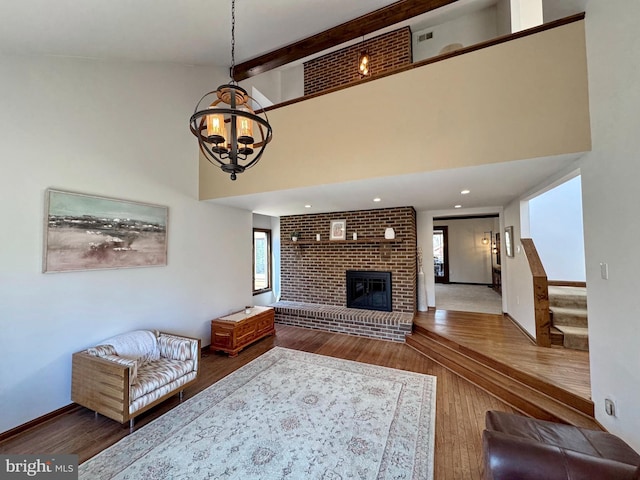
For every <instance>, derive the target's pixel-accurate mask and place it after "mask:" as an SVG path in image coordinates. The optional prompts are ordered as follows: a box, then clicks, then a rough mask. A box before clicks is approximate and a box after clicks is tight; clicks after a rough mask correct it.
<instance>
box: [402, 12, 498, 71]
mask: <svg viewBox="0 0 640 480" xmlns="http://www.w3.org/2000/svg"><path fill="white" fill-rule="evenodd" d="M427 32H433V38H431V39H429V40H425V41H423V42H418V37H419V36H420V35H422V34H423V33H427ZM497 32H498V30H497V24H496V7H495V6H492V7H488V8H485V9H482V10H479V11H477V12H473V13H470V14H468V15H465V16H462V17H459V18H456V19H455V20H451V21H449V22H445V23H442V24H440V25H434V26H432V27H429V28H425V29H423V30H419V31H414V32H412V33H413V34H412V42H413V45H412V48H413V61H414V62H419V61H420V60H424V59H426V58H431V57H433V56H435V55H438V54H439V53H440V50H441V49H442V47H445V46H446V45H449V44H452V43H461V44H462V46H464V47H468V46H469V45H474V44H476V43H480V42H483V41H485V40H489V39H491V38H495V37H496V36H497Z"/></svg>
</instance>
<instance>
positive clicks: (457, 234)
mask: <svg viewBox="0 0 640 480" xmlns="http://www.w3.org/2000/svg"><path fill="white" fill-rule="evenodd" d="M433 225H434V227H436V226H438V227H441V226H445V225H446V226H447V227H448V229H447V231H448V244H449V281H450V282H454V283H484V284H490V283H491V282H492V280H491V244H489V245H483V244H482V238H483V236H485V232H487V233H486V237H487V238H489V236H490V233H489V232H491V231H492V230H493V229H494V219H493V218H465V219H455V220H438V219H434V221H433Z"/></svg>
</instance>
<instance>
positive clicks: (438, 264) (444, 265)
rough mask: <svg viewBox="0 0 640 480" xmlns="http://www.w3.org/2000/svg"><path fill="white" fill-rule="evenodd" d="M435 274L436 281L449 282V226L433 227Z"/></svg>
mask: <svg viewBox="0 0 640 480" xmlns="http://www.w3.org/2000/svg"><path fill="white" fill-rule="evenodd" d="M433 275H434V279H435V282H436V283H449V232H448V227H445V226H442V227H433Z"/></svg>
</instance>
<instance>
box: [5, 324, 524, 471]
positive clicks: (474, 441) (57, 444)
mask: <svg viewBox="0 0 640 480" xmlns="http://www.w3.org/2000/svg"><path fill="white" fill-rule="evenodd" d="M276 331H277V334H276V336H275V337H268V338H265V339H263V340H261V341H259V342H257V343H255V344H254V345H252V346H250V347H248V348H246V349H245V350H243V351H242V352H240V354H239V355H238V356H237V357H236V358H228V357H227V356H226V355H223V354H209V353H205V354H204V355H203V357H202V368H201V372H200V376H199V378H198V381H197V383H196V384H195V386H193V387H190V388H188V389H186V390H185V394H184V399H185V400H186V399H188V398H190V397H192V396H194V395H195V394H196V393H198V392H200V391H201V390H204V389H205V388H207V387H209V386H210V385H211V384H213V383H215V382H216V381H217V380H219V379H221V378H223V377H225V376H226V375H228V374H230V373H232V372H233V371H235V370H237V369H238V368H240V367H241V366H243V365H245V364H247V363H249V362H250V361H251V360H253V359H255V358H257V357H258V356H260V355H261V354H262V353H264V352H266V351H267V350H269V349H271V348H273V347H274V346H276V345H277V346H281V347H286V348H292V349H296V350H302V351H306V352H311V353H317V354H321V355H328V356H332V357H337V358H343V359H347V360H354V361H358V362H364V363H370V364H374V365H382V366H386V367H392V368H399V369H403V370H409V371H413V372H419V373H426V374H429V375H435V376H436V377H437V394H436V443H435V479H436V480H450V479H480V478H481V470H480V469H481V434H482V430H483V428H484V413H485V411H486V410H502V411H508V412H511V411H513V409H511V407H509V406H507V405H506V404H504V403H502V402H501V401H499V400H497V399H495V398H494V397H491V396H490V395H488V394H487V393H485V392H484V391H482V390H480V389H479V388H477V387H475V386H474V385H472V384H471V383H469V382H467V381H466V380H464V379H462V378H460V377H458V376H456V375H454V374H453V373H451V372H450V371H448V370H447V369H445V368H444V367H442V366H440V365H439V364H437V363H435V362H433V361H431V360H429V359H428V358H426V357H425V356H423V355H421V354H419V353H418V352H416V351H414V350H413V349H411V348H410V347H408V346H406V345H404V344H401V343H394V342H386V341H382V340H372V339H367V338H360V337H354V336H348V335H341V334H333V333H327V332H321V331H316V330H308V329H303V328H298V327H289V326H285V325H276ZM178 403H179V400H178V397H177V396H176V397H172V398H171V399H170V400H168V401H167V402H164V403H163V404H161V405H159V406H158V407H156V408H154V409H152V410H150V411H149V412H146V413H145V414H143V415H142V416H140V417H138V418H137V419H136V427H135V428H136V429H139V428H142V427H143V426H144V425H145V424H147V423H149V422H150V421H152V420H153V419H155V418H157V417H159V416H160V415H162V414H163V413H165V412H166V411H168V410H170V409H171V408H173V407H175V406H176V405H177V404H178ZM128 434H129V429H128V427H126V426H125V427H123V426H121V425H120V424H118V423H116V422H114V421H112V420H109V419H107V418H105V417H102V416H98V417H95V416H94V413H93V412H91V411H89V410H87V409H85V408H82V407H77V408H74V409H72V410H71V411H69V412H67V413H65V414H62V415H60V416H57V417H55V418H53V419H51V420H49V421H48V422H46V423H44V424H41V425H39V426H37V427H35V428H33V429H31V430H27V431H25V432H23V433H20V434H18V435H16V436H14V437H12V438H9V439H7V440H6V441H4V442H2V443H0V453H18V454H36V453H75V454H78V456H79V459H80V462H83V461H85V460H87V459H89V458H91V457H92V456H94V455H96V454H97V453H99V452H100V451H102V450H104V449H105V448H107V447H109V446H110V445H112V444H114V443H116V442H117V441H118V440H120V439H121V438H123V437H125V436H127V435H128Z"/></svg>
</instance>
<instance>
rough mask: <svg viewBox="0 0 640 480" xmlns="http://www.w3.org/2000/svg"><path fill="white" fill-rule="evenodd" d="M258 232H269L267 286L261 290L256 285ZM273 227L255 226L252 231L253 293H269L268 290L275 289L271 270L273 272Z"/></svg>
mask: <svg viewBox="0 0 640 480" xmlns="http://www.w3.org/2000/svg"><path fill="white" fill-rule="evenodd" d="M256 232H263V233H266V234H267V254H266V256H267V287H266V288H261V289H259V290H255V288H254V287H255V285H256V277H255V275H256V239H255V234H256ZM271 242H272V240H271V229H269V228H254V229H253V231H252V232H251V252H252V253H253V255H252V256H251V266H252V269H251V270H252V271H251V289H252V291H253V295H261V294H263V293H267V292H271V291H272V290H273V285H272V282H273V280H272V278H271V272H272V265H271V263H272V259H271Z"/></svg>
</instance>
